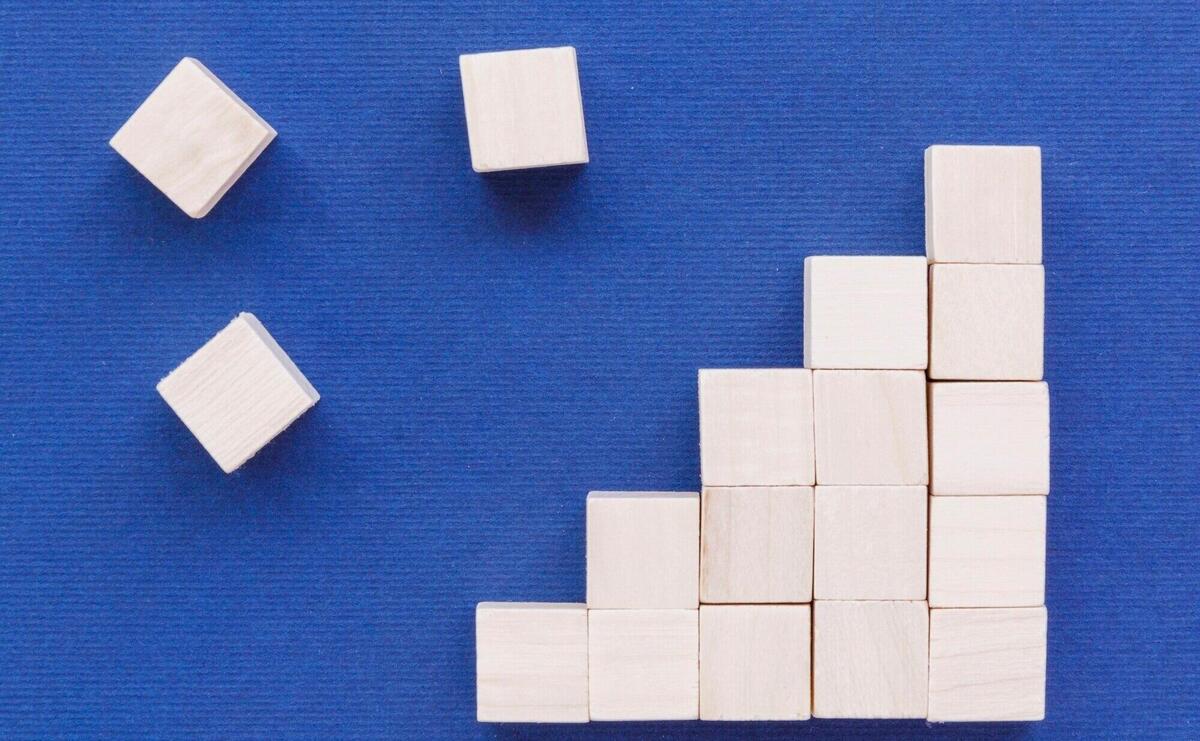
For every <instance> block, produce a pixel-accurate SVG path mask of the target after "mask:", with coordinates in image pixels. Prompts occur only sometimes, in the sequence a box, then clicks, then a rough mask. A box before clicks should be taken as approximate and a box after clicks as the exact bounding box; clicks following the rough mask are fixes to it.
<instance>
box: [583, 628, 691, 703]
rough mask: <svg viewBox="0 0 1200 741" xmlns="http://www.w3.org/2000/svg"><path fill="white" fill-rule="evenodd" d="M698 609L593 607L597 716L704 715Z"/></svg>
mask: <svg viewBox="0 0 1200 741" xmlns="http://www.w3.org/2000/svg"><path fill="white" fill-rule="evenodd" d="M699 638H700V636H699V611H698V610H590V611H589V612H588V644H589V651H588V661H589V687H590V707H591V711H590V715H591V719H592V720H696V719H697V718H699V715H700V712H699V696H700V695H699V693H700V670H699Z"/></svg>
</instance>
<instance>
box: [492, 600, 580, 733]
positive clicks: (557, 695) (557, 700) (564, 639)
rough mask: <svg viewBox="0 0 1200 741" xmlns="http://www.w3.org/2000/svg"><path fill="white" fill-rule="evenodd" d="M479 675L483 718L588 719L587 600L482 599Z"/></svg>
mask: <svg viewBox="0 0 1200 741" xmlns="http://www.w3.org/2000/svg"><path fill="white" fill-rule="evenodd" d="M475 676H476V699H477V705H478V717H479V722H480V723H586V722H587V721H588V615H587V606H586V605H582V604H569V603H533V602H524V603H522V602H511V603H505V602H481V603H480V604H479V606H478V607H476V608H475Z"/></svg>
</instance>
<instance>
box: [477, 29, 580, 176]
mask: <svg viewBox="0 0 1200 741" xmlns="http://www.w3.org/2000/svg"><path fill="white" fill-rule="evenodd" d="M458 66H459V71H460V72H461V74H462V86H463V100H464V102H465V104H466V109H467V137H468V139H469V140H470V143H471V166H472V167H473V168H474V169H475V171H476V172H494V171H497V170H521V169H525V168H529V167H551V166H554V165H580V164H584V163H586V162H587V161H588V149H587V134H586V132H585V131H584V126H583V97H582V95H580V92H579V69H578V66H577V64H576V61H575V49H574V48H573V47H570V46H562V47H557V48H550V49H520V50H516V51H498V52H488V53H484V54H463V55H462V56H460V57H459V58H458Z"/></svg>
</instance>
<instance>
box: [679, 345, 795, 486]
mask: <svg viewBox="0 0 1200 741" xmlns="http://www.w3.org/2000/svg"><path fill="white" fill-rule="evenodd" d="M700 478H701V480H702V481H703V483H704V486H812V484H813V394H812V371H810V370H806V369H803V368H785V369H735V370H702V371H700Z"/></svg>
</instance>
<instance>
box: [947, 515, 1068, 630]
mask: <svg viewBox="0 0 1200 741" xmlns="http://www.w3.org/2000/svg"><path fill="white" fill-rule="evenodd" d="M1045 586H1046V498H1045V497H931V498H930V500H929V604H930V605H931V606H932V607H1037V606H1040V605H1041V604H1042V603H1043V602H1044V601H1045Z"/></svg>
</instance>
